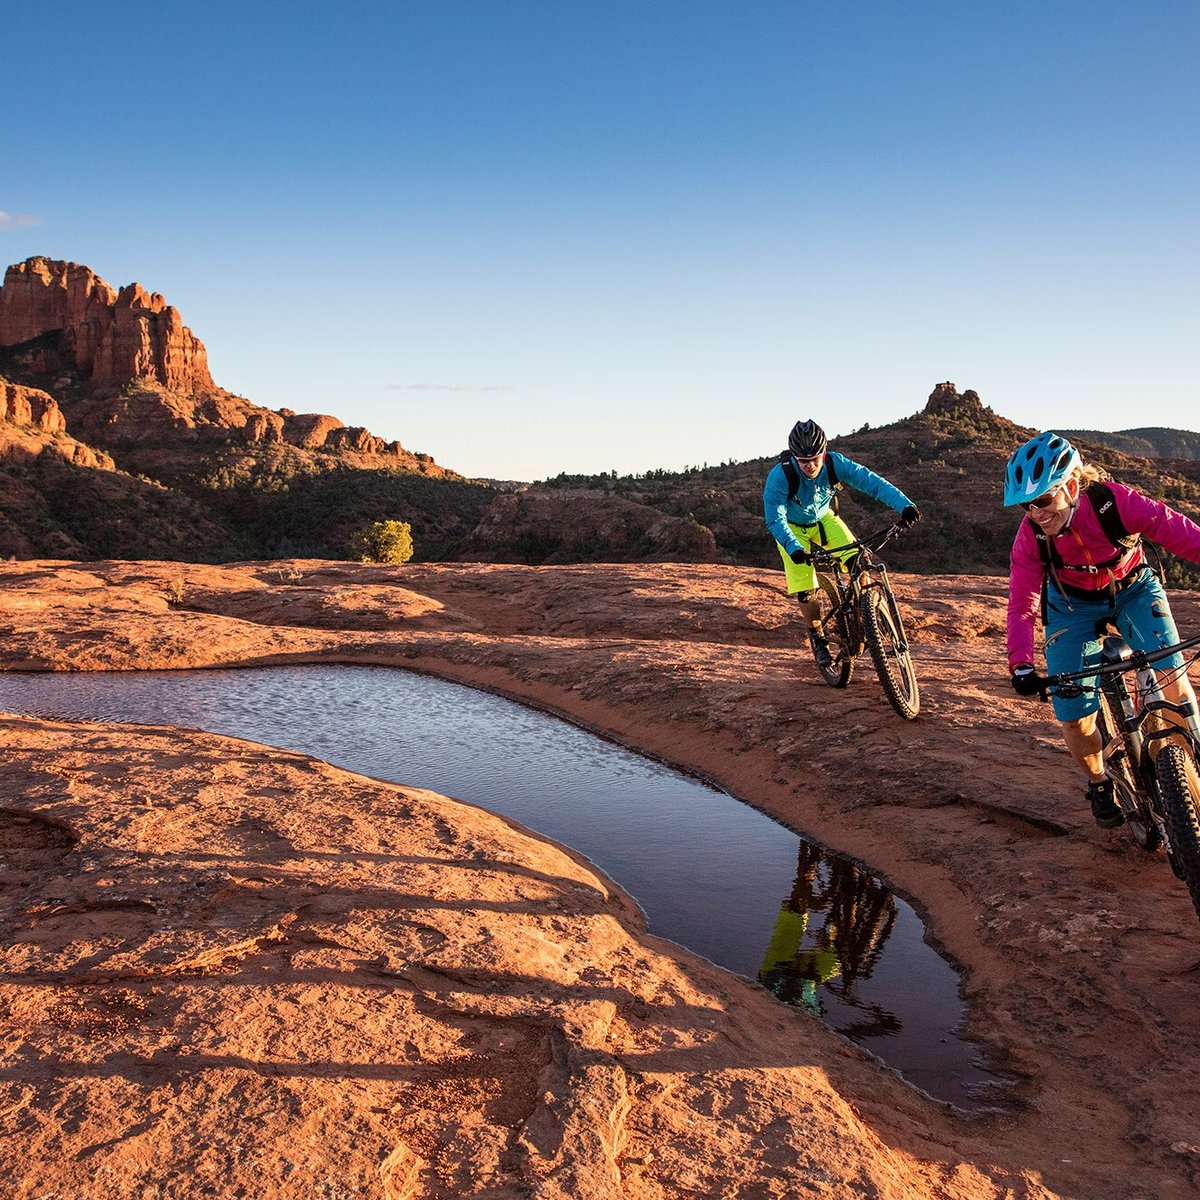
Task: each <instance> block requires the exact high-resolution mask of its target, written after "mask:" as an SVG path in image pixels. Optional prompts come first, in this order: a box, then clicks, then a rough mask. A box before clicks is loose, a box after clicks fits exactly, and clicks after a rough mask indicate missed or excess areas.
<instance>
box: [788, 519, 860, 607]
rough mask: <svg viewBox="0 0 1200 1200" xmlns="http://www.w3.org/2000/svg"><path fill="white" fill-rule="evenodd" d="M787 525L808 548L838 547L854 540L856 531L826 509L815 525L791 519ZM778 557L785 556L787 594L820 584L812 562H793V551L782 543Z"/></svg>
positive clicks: (829, 548)
mask: <svg viewBox="0 0 1200 1200" xmlns="http://www.w3.org/2000/svg"><path fill="white" fill-rule="evenodd" d="M788 528H789V529H790V530H791V531H792V532H793V533H794V534H795V535H796V538H797V540H798V541H799V542H800V545H802V546H803V547H804V548H805V549H806V550H807V549H808V548H809V546H812V545H814V544H815V545H818V546H824V547H825V549H827V550H836V549H837V548H838V546H845V545H847V544H848V543H849V542H852V541H854V534H852V533H851V532H850V528H849V526H848V525H847V524H846V522H845V521H843V520H842V519H841V517H839V516H835V515H834V514H833V513H826V514H825V515H824V516H823V517H822V518H821V520H820V522H819V523H818V524H816V525H793V524H792V523H791V522H790V521H789V522H788ZM775 545H776V546H778V547H779V557H780V558H782V559H783V573H784V574H785V575H786V576H787V590H788V595H789V596H791V595H794V594H795V593H796V592H811V591H812V590H813V588H815V587H816V586H817V573H816V571H814V570H813V568H812V565H811V564H810V563H794V562H792V559H791V555H789V554H788V552H787V551H786V550H785V549H784V548H783V547H782V546H780V545H779V543H778V542H776V543H775Z"/></svg>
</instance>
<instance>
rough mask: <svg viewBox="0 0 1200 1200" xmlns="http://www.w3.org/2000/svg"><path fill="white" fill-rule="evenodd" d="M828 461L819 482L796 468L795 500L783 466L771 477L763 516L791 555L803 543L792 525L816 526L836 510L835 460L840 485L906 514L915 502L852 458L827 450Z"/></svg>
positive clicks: (824, 464)
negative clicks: (831, 472) (832, 475)
mask: <svg viewBox="0 0 1200 1200" xmlns="http://www.w3.org/2000/svg"><path fill="white" fill-rule="evenodd" d="M825 458H826V461H825V462H823V463H822V464H821V469H820V471H819V472H818V473H817V477H816V478H815V479H809V478H808V476H807V475H805V474H804V472H803V471H801V470H800V468H799V467H797V468H796V471H797V474H799V476H800V486H799V487H797V489H796V495H795V498H794V499H792V500H789V499H788V481H787V476H786V475H785V474H784V473H783V464H782V463H776V464H775V465H774V466H773V467H772V468H771V471H770V474H768V475H767V482H766V486H764V488H763V516H764V518H765V520H766V522H767V528H768V529H769V530H770V531H771V536H772V537H773V538H774V539H775V540H776V541H777V542H778V543H779V544H780V545H781V546H782V547H783V548H784V550H786V551H788V552H789V553H790V552H791V551H792V550H795V549H796V547H797V546H799V545H800V542H799V541H798V539H797V538H796V535H795V534H794V533H793V532H792V531H791V530H790V529H789V528H788V525H789V524H791V525H815V524H816V523H817V522H818V521H819V520H820V519H821V518H822V517H823V516H824V515H825V514H826V513H827V512H829V510H830V508H831V507H832V504H833V495H834V489H833V488H832V487H831V486H830V484H829V463H828V460H829V459H831V458H833V459H836V460H837V461H836V463H835V464H834V468H833V469H834V472H835V474H836V475H837V478H838V482H839V483H844V484H846V485H847V487H852V488H854V490H855V491H856V492H862V493H863V494H864V495H867V496H871V497H872V498H873V499H875V500H878V501H879V502H880V503H882V504H886V505H887V506H888V507H889V508H894V509H895V510H896V511H897V512H902V511H903V510H904V509H906V508H907V507H908V506H909V505H910V504H911V503H912V501H911V500H910V499H909V498H908V497H907V496H906V495H905V494H904V493H903V492H902V491H901V490H900V489H899V488H898V487H893V486H892V484H890V483H888V481H887V480H886V479H884V478H883V476H882V475H876V474H875V472H874V471H868V470H867V468H866V467H864V466H862V464H861V463H856V462H855V461H854V460H853V459H852V458H847V457H846V456H845V455H844V454H839V453H838V452H837V451H836V450H828V451H826V453H825Z"/></svg>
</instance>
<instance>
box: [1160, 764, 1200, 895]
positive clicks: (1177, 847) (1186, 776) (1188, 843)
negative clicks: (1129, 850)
mask: <svg viewBox="0 0 1200 1200" xmlns="http://www.w3.org/2000/svg"><path fill="white" fill-rule="evenodd" d="M1154 769H1155V771H1156V772H1157V774H1158V791H1159V795H1160V796H1161V797H1162V806H1163V816H1164V817H1165V818H1166V822H1167V837H1169V838H1170V839H1171V858H1172V860H1173V862H1172V866H1173V867H1174V868H1175V872H1176V874H1177V875H1178V876H1179V877H1180V879H1182V880H1183V882H1184V883H1185V884H1187V890H1188V893H1189V894H1190V895H1191V897H1192V907H1193V908H1194V909H1195V910H1196V915H1197V916H1198V917H1200V774H1197V771H1196V760H1195V759H1194V758H1193V757H1192V756H1191V754H1190V753H1189V752H1188V751H1187V750H1185V749H1184V748H1183V747H1182V746H1174V745H1171V746H1164V747H1163V748H1162V749H1161V750H1160V751H1159V752H1158V758H1157V759H1156V760H1155V763H1154Z"/></svg>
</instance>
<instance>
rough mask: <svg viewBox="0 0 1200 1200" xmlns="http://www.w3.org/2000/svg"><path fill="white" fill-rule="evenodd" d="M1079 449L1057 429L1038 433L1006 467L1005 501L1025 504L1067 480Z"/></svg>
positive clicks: (1014, 455)
mask: <svg viewBox="0 0 1200 1200" xmlns="http://www.w3.org/2000/svg"><path fill="white" fill-rule="evenodd" d="M1081 461H1082V460H1081V459H1080V457H1079V451H1078V450H1076V449H1075V447H1074V446H1072V445H1071V443H1070V442H1068V441H1067V439H1066V438H1065V437H1060V436H1059V435H1058V434H1057V433H1050V432H1046V433H1039V434H1038V435H1037V437H1034V438H1030V439H1029V441H1027V442H1026V443H1025V445H1023V446H1019V447H1018V448H1017V449H1016V450H1015V451H1014V453H1013V456H1012V458H1010V459H1009V460H1008V466H1007V467H1005V469H1004V503H1005V504H1026V503H1028V502H1029V501H1030V500H1034V499H1036V498H1037V497H1038V496H1044V495H1045V494H1046V493H1047V492H1050V491H1053V490H1054V489H1055V488H1056V487H1058V486H1059V485H1060V484H1063V483H1066V481H1067V480H1068V479H1069V478H1070V477H1071V472H1072V471H1074V470H1075V468H1076V467H1078V466H1079V465H1080V463H1081Z"/></svg>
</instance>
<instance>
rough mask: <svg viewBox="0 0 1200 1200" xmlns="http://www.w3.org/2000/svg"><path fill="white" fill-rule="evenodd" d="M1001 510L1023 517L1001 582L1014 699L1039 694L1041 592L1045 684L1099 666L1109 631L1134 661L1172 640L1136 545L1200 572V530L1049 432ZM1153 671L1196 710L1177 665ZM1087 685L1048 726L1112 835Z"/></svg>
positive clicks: (1159, 591) (1024, 451) (1023, 460)
mask: <svg viewBox="0 0 1200 1200" xmlns="http://www.w3.org/2000/svg"><path fill="white" fill-rule="evenodd" d="M1004 503H1005V504H1006V505H1016V506H1018V507H1020V508H1021V509H1023V510H1024V512H1025V518H1024V520H1022V522H1021V525H1020V528H1019V529H1018V530H1017V536H1016V539H1015V540H1014V542H1013V548H1012V557H1011V560H1010V567H1009V583H1008V663H1009V668H1010V670H1011V671H1012V686H1013V689H1014V690H1015V691H1016V692H1017V693H1018V694H1019V695H1022V696H1034V695H1037V694H1038V693H1039V692H1040V691H1041V689H1042V687H1043V677H1042V676H1040V675H1038V673H1037V672H1036V670H1035V669H1034V666H1033V659H1034V624H1035V622H1036V620H1037V617H1038V614H1039V611H1040V610H1041V608H1042V600H1043V589H1044V596H1045V625H1046V630H1045V634H1046V637H1045V653H1046V670H1047V673H1048V674H1051V675H1056V674H1058V673H1059V672H1065V671H1081V670H1083V669H1084V668H1086V667H1090V666H1095V665H1097V664H1098V663H1099V661H1100V640H1101V637H1102V636H1103V633H1102V632H1101V631H1102V630H1103V629H1104V626H1105V624H1106V623H1111V624H1113V625H1115V626H1116V628H1117V629H1118V630H1119V632H1120V633H1121V635H1122V637H1124V638H1125V640H1126V641H1127V642H1128V643H1129V644H1130V645H1131V646H1132V647H1133V648H1134V649H1135V650H1157V649H1159V648H1160V647H1162V646H1169V645H1171V644H1172V643H1173V642H1177V641H1179V635H1178V633H1177V632H1176V630H1175V622H1174V620H1173V618H1172V616H1171V606H1170V604H1169V603H1168V601H1167V595H1166V592H1165V591H1163V587H1162V584H1161V583H1160V582H1159V580H1158V577H1157V576H1156V575H1155V573H1154V571H1153V570H1152V569H1151V568H1150V567H1149V566H1148V565H1147V563H1146V555H1145V552H1144V551H1143V549H1142V545H1141V538H1142V535H1143V534H1144V535H1145V536H1147V537H1150V538H1153V539H1154V541H1156V542H1158V543H1159V544H1161V545H1162V546H1165V547H1166V549H1168V550H1170V551H1171V552H1172V553H1174V554H1178V555H1179V556H1180V557H1181V558H1186V559H1190V560H1191V561H1192V562H1200V525H1197V524H1196V523H1195V522H1194V521H1191V520H1189V519H1188V518H1187V517H1185V516H1184V515H1183V514H1182V513H1178V512H1176V511H1175V510H1174V509H1172V508H1168V507H1167V505H1165V504H1163V503H1162V502H1161V501H1159V500H1152V499H1150V497H1149V496H1143V495H1142V494H1141V493H1140V492H1137V491H1134V489H1133V488H1130V487H1125V486H1124V485H1122V484H1119V483H1113V482H1111V481H1108V480H1107V477H1106V476H1105V475H1104V474H1103V473H1102V472H1101V471H1100V470H1099V469H1098V468H1096V467H1093V466H1091V465H1087V464H1085V463H1084V462H1083V461H1082V460H1081V459H1080V457H1079V452H1078V451H1077V450H1076V449H1075V447H1074V446H1072V445H1071V443H1070V442H1069V441H1067V439H1066V438H1064V437H1060V436H1059V435H1058V434H1055V433H1040V434H1038V436H1037V437H1035V438H1031V439H1030V440H1029V441H1028V442H1026V443H1025V444H1024V445H1023V446H1021V447H1019V448H1018V449H1017V451H1016V452H1015V453H1014V454H1013V456H1012V457H1011V458H1010V459H1009V460H1008V466H1007V468H1006V470H1005V481H1004ZM1158 668H1159V670H1160V671H1161V672H1162V673H1163V677H1162V679H1163V692H1164V694H1165V695H1166V698H1167V699H1168V700H1172V701H1174V702H1176V703H1180V704H1182V703H1184V702H1185V701H1190V702H1191V704H1192V705H1193V706H1195V704H1196V697H1195V694H1194V693H1193V691H1192V687H1191V684H1190V683H1189V682H1188V677H1187V672H1186V669H1185V668H1184V664H1183V656H1182V655H1180V654H1175V655H1173V656H1171V657H1170V658H1166V659H1164V660H1162V662H1161V663H1159V664H1158ZM1084 686H1085V690H1084V693H1083V695H1082V696H1080V697H1078V698H1075V699H1064V698H1063V697H1061V696H1054V697H1053V702H1054V715H1055V716H1056V717H1057V718H1058V720H1059V722H1060V723H1061V725H1062V731H1063V738H1064V740H1065V741H1066V744H1067V749H1068V750H1069V751H1070V752H1071V755H1072V757H1073V758H1074V759H1075V761H1076V762H1077V763H1078V764H1079V766H1080V767H1081V768H1082V770H1083V772H1084V774H1085V775H1086V776H1087V779H1088V790H1087V794H1088V801H1089V802H1090V804H1091V808H1092V815H1093V816H1094V817H1095V818H1096V821H1097V823H1098V824H1100V825H1102V826H1104V827H1105V828H1106V829H1111V828H1114V827H1115V826H1117V825H1120V824H1121V822H1122V820H1124V818H1123V817H1122V816H1121V810H1120V809H1119V808H1118V807H1117V805H1116V802H1115V800H1114V799H1113V785H1112V781H1111V780H1110V779H1108V778H1107V777H1106V776H1105V773H1104V755H1103V746H1102V745H1101V740H1100V734H1099V733H1098V732H1097V730H1096V710H1097V709H1098V708H1099V706H1100V702H1099V699H1098V698H1097V696H1096V695H1095V692H1094V690H1093V689H1089V688H1087V685H1086V681H1084Z"/></svg>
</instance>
